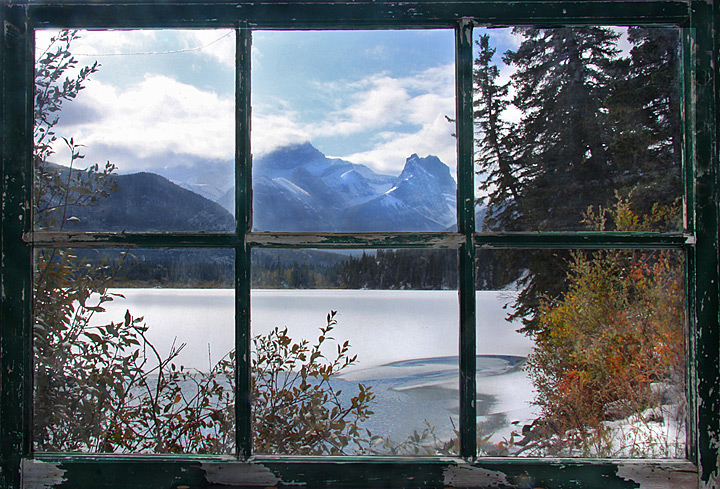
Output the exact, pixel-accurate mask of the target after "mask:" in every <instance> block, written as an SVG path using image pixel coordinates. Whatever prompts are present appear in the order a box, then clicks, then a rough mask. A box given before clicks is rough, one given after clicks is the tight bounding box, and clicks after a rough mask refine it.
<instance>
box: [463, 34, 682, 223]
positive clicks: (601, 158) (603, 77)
mask: <svg viewBox="0 0 720 489" xmlns="http://www.w3.org/2000/svg"><path fill="white" fill-rule="evenodd" d="M679 33H680V30H679V29H677V28H658V27H630V28H625V27H622V28H620V27H562V28H547V29H539V28H524V27H523V28H520V27H518V28H514V29H477V30H476V31H475V34H474V37H475V53H474V57H475V66H474V90H475V98H474V108H475V118H474V121H475V135H476V138H475V139H476V152H475V161H476V169H477V173H478V177H477V183H478V187H477V196H478V198H479V205H478V208H477V213H478V219H477V225H476V227H477V229H478V230H479V231H561V230H585V229H587V227H586V225H585V222H583V215H584V213H585V212H587V210H588V208H589V207H590V206H593V207H594V208H595V209H596V210H597V209H598V207H600V206H603V207H611V206H613V205H614V203H615V201H616V199H618V198H622V199H629V200H630V201H631V204H632V207H633V209H635V210H636V212H638V213H640V214H649V213H650V211H651V210H652V208H653V206H654V205H656V204H657V205H660V206H666V207H678V208H679V206H680V203H681V197H682V169H681V167H682V158H681V149H682V137H681V136H682V128H681V119H680V100H681V98H682V92H681V78H680V68H681V61H680V54H681V50H680V36H679ZM681 229H683V221H682V214H681V213H679V212H678V213H677V214H676V218H675V219H673V220H670V221H666V222H664V223H663V224H662V225H660V224H659V223H658V222H643V223H642V226H641V228H639V229H630V231H678V230H681ZM606 230H615V228H613V227H611V226H608V227H607V228H606Z"/></svg>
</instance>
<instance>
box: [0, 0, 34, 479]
mask: <svg viewBox="0 0 720 489" xmlns="http://www.w3.org/2000/svg"><path fill="white" fill-rule="evenodd" d="M0 8H2V9H3V14H2V21H3V23H2V26H3V31H2V35H3V36H4V39H3V47H2V50H3V52H2V53H1V54H0V60H1V61H2V71H1V72H0V76H2V78H1V81H0V88H1V89H0V101H1V104H2V109H1V110H2V116H3V119H2V123H3V124H2V135H0V145H1V147H0V149H1V150H2V161H3V165H2V173H1V175H0V176H1V179H0V186H2V189H1V190H2V191H1V192H0V195H2V224H1V225H0V241H1V243H0V249H1V250H2V257H1V259H0V269H1V270H2V282H1V288H2V294H0V324H2V331H1V332H0V376H2V379H0V420H1V421H0V440H2V443H0V487H3V488H4V487H20V484H21V483H22V475H21V467H22V458H23V457H26V456H29V455H30V454H31V452H32V383H33V376H32V320H31V314H32V312H31V309H32V300H31V297H32V272H31V270H32V246H30V245H28V244H25V243H23V241H22V236H23V233H24V232H26V231H27V230H28V229H29V222H30V216H31V212H30V208H31V200H30V197H31V186H32V126H33V120H32V114H33V111H32V106H33V102H32V101H33V73H34V56H33V38H32V29H31V28H30V26H29V22H28V17H27V10H26V8H25V7H24V6H21V5H6V4H4V5H2V6H1V7H0Z"/></svg>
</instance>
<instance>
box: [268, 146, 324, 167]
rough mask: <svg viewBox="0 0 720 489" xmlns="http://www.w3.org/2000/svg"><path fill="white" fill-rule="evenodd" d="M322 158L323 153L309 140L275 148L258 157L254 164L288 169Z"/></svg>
mask: <svg viewBox="0 0 720 489" xmlns="http://www.w3.org/2000/svg"><path fill="white" fill-rule="evenodd" d="M323 159H325V155H324V154H322V153H321V152H320V151H319V150H318V149H317V148H316V147H315V146H313V145H312V144H310V143H309V142H304V143H296V144H288V145H287V146H281V147H279V148H276V149H274V150H272V151H271V152H269V153H267V154H265V155H263V156H262V157H260V158H258V160H257V161H256V165H258V164H259V165H261V166H267V167H270V168H275V169H285V170H289V169H292V168H296V167H298V166H302V165H305V164H307V163H310V162H312V161H317V160H323Z"/></svg>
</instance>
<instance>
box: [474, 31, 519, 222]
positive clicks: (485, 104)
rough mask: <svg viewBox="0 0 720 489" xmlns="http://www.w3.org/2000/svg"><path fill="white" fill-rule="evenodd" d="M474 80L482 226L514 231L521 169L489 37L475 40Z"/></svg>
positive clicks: (506, 86) (505, 89)
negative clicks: (476, 50) (482, 207)
mask: <svg viewBox="0 0 720 489" xmlns="http://www.w3.org/2000/svg"><path fill="white" fill-rule="evenodd" d="M476 45H477V48H478V56H477V58H476V59H475V68H474V70H473V81H474V85H475V100H474V102H473V107H474V120H475V129H476V133H477V134H478V137H479V138H478V140H477V151H476V152H475V161H476V165H477V168H478V170H477V172H478V174H479V175H480V183H479V188H480V191H481V192H482V194H483V197H481V198H480V202H481V203H482V204H483V205H484V206H485V208H486V214H485V218H484V220H483V221H484V222H483V223H478V224H480V225H482V226H483V227H487V228H489V229H498V228H502V229H504V230H512V229H514V221H513V220H512V216H514V215H515V208H516V205H517V203H518V201H519V199H520V195H519V193H520V189H519V178H520V176H519V174H520V171H521V170H522V167H521V166H520V165H518V162H517V161H516V160H515V157H514V151H513V148H515V147H516V146H517V140H516V138H515V137H514V134H515V131H514V129H515V128H514V126H513V125H512V124H510V123H509V122H508V121H506V120H505V119H504V118H503V114H504V112H505V111H506V109H507V107H508V105H509V104H510V99H509V98H508V91H509V84H504V85H500V84H498V78H499V77H500V70H499V69H498V67H497V65H495V64H493V62H492V58H493V56H494V55H495V51H496V50H495V48H492V47H490V35H489V34H483V35H482V36H480V39H479V40H478V41H476Z"/></svg>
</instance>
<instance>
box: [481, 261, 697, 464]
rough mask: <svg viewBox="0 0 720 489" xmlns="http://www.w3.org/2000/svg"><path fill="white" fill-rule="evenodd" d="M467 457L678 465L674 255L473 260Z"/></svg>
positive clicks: (678, 273)
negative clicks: (474, 448) (474, 373)
mask: <svg viewBox="0 0 720 489" xmlns="http://www.w3.org/2000/svg"><path fill="white" fill-rule="evenodd" d="M477 263H478V268H477V270H478V287H477V300H478V320H477V321H478V322H477V328H478V329H477V332H478V335H477V349H478V378H477V399H478V432H477V433H478V455H481V456H527V457H536V456H542V457H602V458H678V459H684V458H685V457H686V446H687V445H686V436H687V429H686V420H687V405H686V389H685V324H686V318H685V311H686V298H685V284H684V257H683V254H682V253H681V252H678V251H675V250H585V251H582V250H479V251H478V255H477Z"/></svg>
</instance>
